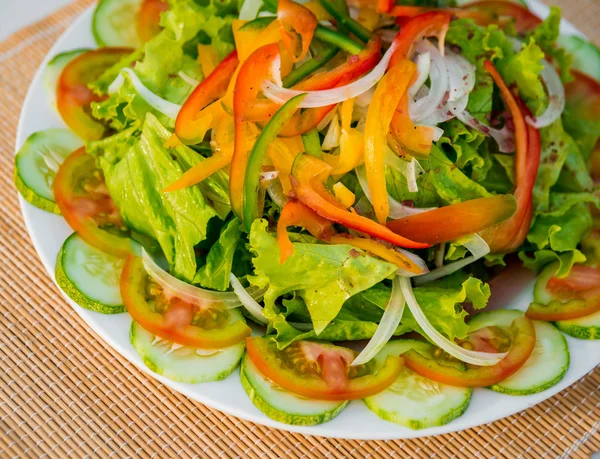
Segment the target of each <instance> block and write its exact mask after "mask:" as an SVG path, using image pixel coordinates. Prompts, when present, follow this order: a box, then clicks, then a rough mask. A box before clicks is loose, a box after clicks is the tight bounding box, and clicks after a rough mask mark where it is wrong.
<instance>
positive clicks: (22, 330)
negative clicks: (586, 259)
mask: <svg viewBox="0 0 600 459" xmlns="http://www.w3.org/2000/svg"><path fill="white" fill-rule="evenodd" d="M91 3H92V2H91V0H81V1H77V2H75V3H73V4H72V5H70V6H68V7H66V8H64V9H63V10H61V11H59V12H57V13H56V14H53V15H52V16H50V17H48V18H46V19H44V20H43V21H41V22H39V23H36V24H34V25H32V26H30V27H27V28H26V29H24V30H21V31H20V32H18V33H17V34H15V35H13V36H12V37H10V38H9V39H8V40H6V41H5V42H3V43H0V199H1V200H2V206H0V257H1V259H2V265H3V266H2V269H0V313H1V316H0V360H1V364H0V365H1V366H0V457H41V456H44V455H47V456H50V457H68V456H75V457H83V456H88V457H90V456H91V457H96V456H98V457H110V456H113V455H114V456H116V457H137V456H139V457H173V456H175V455H177V456H181V457H220V456H224V457H263V456H264V457H269V458H271V457H273V458H275V457H284V456H287V457H326V456H329V457H391V456H399V457H406V456H407V457H434V456H436V457H472V456H481V457H511V458H512V457H518V456H525V457H558V456H561V455H562V456H563V457H589V456H590V455H591V454H592V453H593V452H595V451H600V433H599V432H598V428H599V427H600V369H596V370H595V371H593V372H592V373H590V374H588V375H587V376H586V377H585V378H583V379H581V380H580V381H579V382H577V383H576V384H574V385H573V386H571V387H570V388H569V389H567V390H565V391H563V392H562V393H560V394H558V395H556V396H555V397H553V398H551V399H549V400H547V401H546V402H544V403H542V404H539V405H537V406H536V407H533V408H531V409H529V410H526V411H524V412H521V413H519V414H517V415H514V416H511V417H509V418H506V419H503V420H501V421H498V422H495V423H493V424H488V425H484V426H481V427H478V428H474V429H470V430H467V431H464V432H460V433H452V434H447V435H442V436H438V437H429V438H423V439H416V440H409V441H387V442H383V441H340V440H334V439H327V438H319V437H310V436H303V435H299V434H291V433H288V432H282V431H278V430H274V429H269V428H266V427H263V426H260V425H255V424H252V423H250V422H246V421H241V420H238V419H236V418H233V417H231V416H227V415H225V414H223V413H220V412H218V411H215V410H213V409H210V408H208V407H206V406H203V405H201V404H199V403H196V402H193V401H191V400H189V399H187V398H185V397H184V396H182V395H180V394H178V393H175V392H173V391H171V390H170V389H168V388H166V387H164V386H162V385H161V384H160V383H158V382H156V381H155V380H153V379H152V378H149V377H148V376H146V375H145V374H143V373H142V372H140V371H139V370H137V369H136V368H135V367H134V366H133V365H131V364H130V363H129V362H128V361H126V360H125V359H124V358H122V357H121V356H120V355H117V354H116V353H115V352H114V351H113V350H112V349H110V348H109V347H108V346H107V345H106V344H104V342H103V341H102V339H100V338H99V337H98V336H96V335H95V334H94V333H93V332H92V331H91V330H90V329H89V327H87V326H86V325H85V323H84V322H83V321H82V320H81V319H79V317H78V316H77V314H76V313H75V312H74V311H73V310H72V309H71V307H70V306H68V305H67V303H66V302H65V301H64V300H63V299H62V297H61V296H60V294H59V293H58V290H57V289H56V287H55V286H54V284H53V283H52V281H51V280H50V278H49V277H48V276H47V274H46V272H45V271H44V268H43V267H42V264H41V263H40V261H39V259H38V256H37V254H36V253H35V251H34V249H33V247H32V245H31V243H30V240H29V237H28V236H27V233H26V230H25V225H24V223H23V220H22V217H21V213H20V211H19V207H18V202H17V194H16V191H15V190H14V187H13V184H12V172H13V154H14V140H15V131H16V127H17V119H18V115H19V112H20V109H21V105H22V102H23V99H24V96H25V92H26V90H27V87H28V86H29V83H30V81H31V79H32V77H33V75H34V72H35V70H36V68H37V67H38V65H39V64H40V62H41V61H42V59H43V57H44V55H45V54H46V53H47V52H48V50H49V49H50V46H51V45H52V44H53V42H54V41H55V40H56V39H57V38H58V36H59V35H60V33H62V32H63V30H64V29H65V28H66V27H67V26H68V25H69V24H71V23H72V21H73V20H74V19H75V18H76V17H77V16H78V15H79V14H80V13H81V12H82V11H83V10H84V9H85V8H86V7H87V6H89V5H90V4H91ZM552 3H553V4H563V6H564V7H565V16H566V17H568V18H569V19H571V20H572V21H573V22H574V23H576V24H577V25H578V26H579V27H580V28H581V29H582V30H583V31H584V32H586V33H587V34H588V35H589V36H593V37H595V39H596V42H598V41H599V40H598V39H599V38H600V31H599V29H600V27H599V26H600V3H599V2H598V1H597V0H577V1H576V2H574V1H570V2H568V1H554V2H552Z"/></svg>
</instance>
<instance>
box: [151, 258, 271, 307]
mask: <svg viewBox="0 0 600 459" xmlns="http://www.w3.org/2000/svg"><path fill="white" fill-rule="evenodd" d="M142 262H143V264H144V268H145V269H146V272H147V273H148V275H149V276H150V277H152V279H154V280H155V281H156V283H158V285H160V286H161V287H162V288H163V289H164V290H165V292H167V293H170V294H172V295H174V296H177V297H178V298H181V299H182V300H184V301H187V302H188V303H192V304H197V303H200V302H201V303H218V304H221V305H223V306H224V307H225V308H227V309H233V308H237V307H239V306H241V305H242V303H241V301H240V300H239V298H238V296H237V295H236V294H235V292H214V291H212V290H206V289H203V288H200V287H196V286H194V285H190V284H187V283H185V282H183V281H181V280H179V279H177V278H176V277H174V276H172V275H171V274H169V273H168V272H166V271H165V270H164V269H162V268H161V267H160V266H158V265H157V264H156V262H155V261H154V260H153V259H152V257H151V256H150V255H148V253H147V252H146V251H145V250H142ZM248 294H249V295H250V296H251V297H254V298H260V297H261V296H262V291H261V290H257V289H254V288H253V289H251V292H249V293H248Z"/></svg>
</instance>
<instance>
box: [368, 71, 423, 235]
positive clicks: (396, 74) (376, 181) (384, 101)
mask: <svg viewBox="0 0 600 459" xmlns="http://www.w3.org/2000/svg"><path fill="white" fill-rule="evenodd" d="M416 68H417V67H416V65H415V64H414V63H413V62H411V61H409V60H403V61H400V62H399V63H398V64H397V65H395V66H394V67H392V68H391V70H389V71H388V72H387V73H386V74H385V75H384V76H383V78H382V79H381V80H380V81H379V84H378V85H377V89H375V93H374V94H373V98H372V99H371V103H370V105H369V110H368V112H367V121H366V123H365V166H366V172H367V182H368V184H369V191H370V192H371V199H372V204H373V208H374V209H375V215H376V216H377V220H378V221H379V223H381V224H383V225H385V223H386V221H387V217H388V215H389V212H390V206H389V201H388V193H387V188H386V183H385V147H386V143H387V140H386V138H387V134H388V131H389V129H390V123H391V122H392V117H393V116H394V113H395V111H396V107H397V106H398V103H399V102H400V98H401V97H402V95H403V94H404V93H405V92H406V90H407V88H408V86H409V84H410V82H411V81H412V78H413V75H414V74H415V70H416Z"/></svg>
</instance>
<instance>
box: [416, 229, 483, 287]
mask: <svg viewBox="0 0 600 459" xmlns="http://www.w3.org/2000/svg"><path fill="white" fill-rule="evenodd" d="M456 242H457V243H460V244H462V245H463V246H465V247H466V248H467V250H468V251H469V252H471V255H470V256H468V257H465V258H463V259H462V260H457V261H455V262H452V263H450V264H448V265H446V266H441V267H439V268H436V269H434V270H433V271H430V272H428V273H427V274H423V275H422V276H418V277H416V278H415V285H423V284H426V283H427V282H431V281H434V280H436V279H440V278H442V277H446V276H448V275H450V274H452V273H454V272H456V271H458V270H459V269H462V268H464V267H465V266H468V265H470V264H471V263H474V262H476V261H477V260H479V259H481V258H483V257H485V256H486V255H487V254H488V253H490V246H489V245H487V242H485V240H484V239H483V238H482V237H481V236H479V235H478V234H472V235H470V236H466V237H464V238H462V239H461V240H458V241H456Z"/></svg>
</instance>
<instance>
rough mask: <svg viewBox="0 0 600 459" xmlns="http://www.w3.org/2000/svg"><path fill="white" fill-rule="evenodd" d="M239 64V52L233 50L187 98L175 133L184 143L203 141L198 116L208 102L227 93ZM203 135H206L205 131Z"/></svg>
mask: <svg viewBox="0 0 600 459" xmlns="http://www.w3.org/2000/svg"><path fill="white" fill-rule="evenodd" d="M238 64H239V61H238V57H237V52H236V51H233V52H231V54H229V55H228V56H227V57H226V58H225V59H224V60H223V61H222V62H221V63H220V64H219V65H217V67H216V68H215V69H214V70H213V71H212V73H211V74H210V75H208V76H207V77H206V78H205V79H204V80H202V81H201V82H200V84H199V85H198V86H196V89H194V91H193V92H192V93H191V94H190V96H189V97H188V98H187V100H186V101H185V103H184V104H183V107H181V110H180V111H179V115H177V120H176V121H175V134H176V135H177V137H178V138H179V139H180V140H181V141H182V142H183V143H185V144H187V145H193V144H196V143H199V142H201V141H202V139H201V138H199V136H198V135H199V130H198V129H196V122H197V121H198V120H197V116H198V114H199V113H200V111H201V110H202V109H203V108H205V107H206V106H207V105H208V104H210V103H211V102H214V101H215V100H217V99H219V98H221V97H223V96H224V95H225V92H226V91H227V87H228V86H229V81H230V80H231V77H232V76H233V74H234V72H235V70H236V68H237V66H238ZM201 135H202V136H203V137H204V133H203V132H201Z"/></svg>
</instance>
